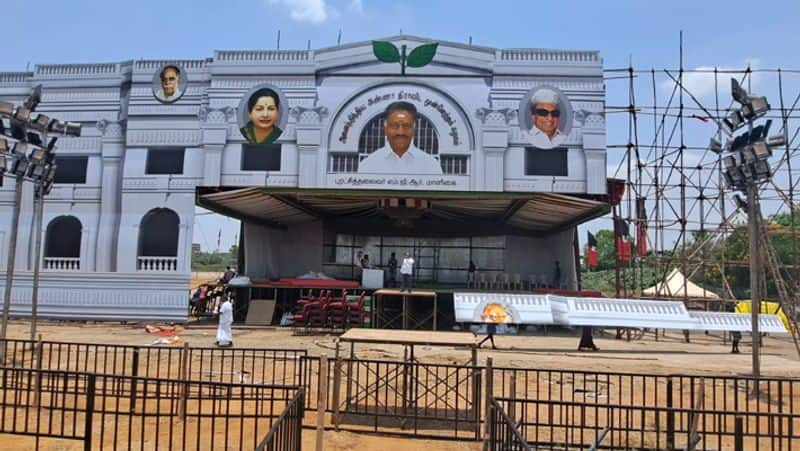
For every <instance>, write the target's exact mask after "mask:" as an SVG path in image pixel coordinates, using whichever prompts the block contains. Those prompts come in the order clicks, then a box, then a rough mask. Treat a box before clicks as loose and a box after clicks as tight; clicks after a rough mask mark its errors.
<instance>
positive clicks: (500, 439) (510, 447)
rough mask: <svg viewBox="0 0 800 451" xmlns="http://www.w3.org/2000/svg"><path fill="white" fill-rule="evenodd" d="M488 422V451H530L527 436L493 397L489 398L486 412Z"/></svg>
mask: <svg viewBox="0 0 800 451" xmlns="http://www.w3.org/2000/svg"><path fill="white" fill-rule="evenodd" d="M486 418H487V422H488V427H487V435H488V437H487V444H486V448H485V449H486V450H488V451H530V450H531V449H532V448H531V447H530V446H529V445H528V442H527V441H526V440H525V438H524V437H523V436H522V435H521V434H520V433H519V430H518V426H517V424H516V423H514V421H513V420H512V419H511V418H509V416H508V414H507V413H506V412H505V410H503V407H502V406H500V404H498V403H497V400H496V399H495V398H494V397H492V398H491V399H489V411H488V412H486Z"/></svg>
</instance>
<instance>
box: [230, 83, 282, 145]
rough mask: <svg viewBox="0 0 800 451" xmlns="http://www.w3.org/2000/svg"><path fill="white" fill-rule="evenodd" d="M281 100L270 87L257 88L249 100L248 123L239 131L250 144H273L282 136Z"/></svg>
mask: <svg viewBox="0 0 800 451" xmlns="http://www.w3.org/2000/svg"><path fill="white" fill-rule="evenodd" d="M280 119H281V101H280V96H279V95H278V93H277V92H275V91H274V90H273V89H270V88H261V89H258V90H256V91H255V92H254V93H253V94H252V95H251V96H250V97H249V99H248V100H247V123H246V124H244V126H242V127H241V128H240V129H239V131H240V132H241V133H242V136H244V138H245V139H246V140H247V142H249V143H250V144H271V143H272V142H274V141H275V140H276V139H278V137H280V136H281V133H283V130H281V128H280V127H279V126H278V123H279V122H280Z"/></svg>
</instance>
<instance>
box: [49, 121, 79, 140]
mask: <svg viewBox="0 0 800 451" xmlns="http://www.w3.org/2000/svg"><path fill="white" fill-rule="evenodd" d="M48 129H50V131H51V132H56V133H61V134H63V135H67V136H76V137H77V136H81V124H78V123H77V122H64V121H59V120H58V119H53V120H52V121H50V125H49V126H48Z"/></svg>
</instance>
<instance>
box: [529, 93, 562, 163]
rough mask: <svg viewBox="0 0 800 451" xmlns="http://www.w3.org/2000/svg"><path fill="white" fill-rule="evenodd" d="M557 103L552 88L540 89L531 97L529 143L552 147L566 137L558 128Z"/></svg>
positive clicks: (559, 118) (544, 147) (556, 94)
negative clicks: (531, 123)
mask: <svg viewBox="0 0 800 451" xmlns="http://www.w3.org/2000/svg"><path fill="white" fill-rule="evenodd" d="M558 104H559V99H558V93H557V92H555V91H553V90H552V89H540V90H538V91H536V93H534V94H533V97H531V122H533V127H532V128H531V143H533V145H534V146H536V147H538V148H540V149H552V148H553V147H556V146H560V145H561V144H563V143H564V141H565V140H566V139H567V137H566V136H565V135H564V134H563V133H561V130H559V129H558V126H559V124H560V121H561V110H560V109H559V107H558Z"/></svg>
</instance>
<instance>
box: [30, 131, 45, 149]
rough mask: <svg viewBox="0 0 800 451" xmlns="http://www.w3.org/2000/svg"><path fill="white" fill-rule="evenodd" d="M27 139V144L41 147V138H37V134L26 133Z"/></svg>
mask: <svg viewBox="0 0 800 451" xmlns="http://www.w3.org/2000/svg"><path fill="white" fill-rule="evenodd" d="M27 137H28V139H27V141H28V142H29V143H31V144H33V145H34V146H41V145H42V138H41V136H39V134H38V133H36V132H28V133H27Z"/></svg>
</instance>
